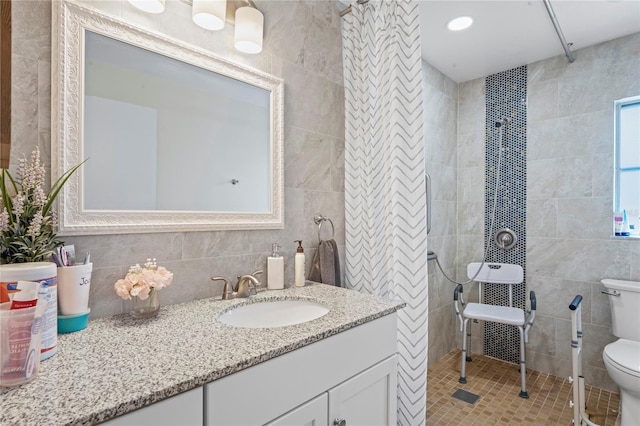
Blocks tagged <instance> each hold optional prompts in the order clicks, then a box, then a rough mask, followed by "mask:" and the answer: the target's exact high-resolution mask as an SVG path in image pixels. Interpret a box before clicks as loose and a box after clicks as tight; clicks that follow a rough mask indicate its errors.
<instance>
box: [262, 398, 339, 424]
mask: <svg viewBox="0 0 640 426" xmlns="http://www.w3.org/2000/svg"><path fill="white" fill-rule="evenodd" d="M328 403H329V398H328V397H327V394H326V392H325V393H323V394H322V395H320V396H318V397H316V398H314V399H312V400H311V401H309V402H306V403H304V404H302V405H301V406H299V407H297V408H294V409H293V410H291V411H289V412H288V413H287V414H284V415H282V416H280V417H278V418H277V419H275V420H274V421H272V422H269V423H267V424H266V426H328V423H329V412H328V408H327V405H328Z"/></svg>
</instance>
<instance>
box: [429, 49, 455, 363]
mask: <svg viewBox="0 0 640 426" xmlns="http://www.w3.org/2000/svg"><path fill="white" fill-rule="evenodd" d="M422 82H423V84H422V96H423V98H424V123H425V124H424V144H425V161H426V163H425V165H426V170H427V172H428V173H429V174H430V175H431V180H432V193H433V195H432V206H433V207H432V218H431V232H430V233H429V237H428V238H427V244H428V246H429V250H432V251H434V252H435V253H437V255H438V259H439V261H440V263H441V264H442V266H443V268H444V269H445V271H446V272H447V274H449V275H450V276H453V275H454V274H455V265H456V245H457V242H456V237H455V236H456V228H457V226H456V221H455V220H452V218H455V217H456V176H457V171H456V163H457V161H458V160H457V158H456V152H457V149H456V130H457V129H456V127H457V116H458V106H457V98H458V84H457V83H456V82H454V81H453V80H451V79H450V78H448V77H446V76H445V75H444V74H442V73H441V72H440V71H438V70H436V69H435V68H433V67H432V66H431V65H429V64H428V63H426V62H424V61H422ZM428 268H429V351H428V353H429V361H428V362H429V365H432V364H433V363H435V362H437V361H438V359H440V358H441V357H442V356H443V355H445V354H447V353H448V352H449V351H451V349H453V348H454V347H455V340H454V339H452V338H451V336H453V335H454V333H455V315H454V309H453V290H454V288H455V286H454V285H453V284H452V283H450V282H448V281H446V280H445V279H444V277H443V275H442V273H440V271H439V270H437V266H436V262H435V261H433V260H432V261H430V262H429V265H428Z"/></svg>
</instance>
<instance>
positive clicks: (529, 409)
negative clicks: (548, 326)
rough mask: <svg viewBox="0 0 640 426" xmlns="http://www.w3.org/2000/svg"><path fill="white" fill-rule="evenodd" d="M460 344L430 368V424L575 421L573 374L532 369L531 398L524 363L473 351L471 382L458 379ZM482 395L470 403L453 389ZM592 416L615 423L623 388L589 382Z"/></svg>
mask: <svg viewBox="0 0 640 426" xmlns="http://www.w3.org/2000/svg"><path fill="white" fill-rule="evenodd" d="M459 377H460V350H454V351H452V352H450V353H449V354H447V355H446V356H444V357H443V358H442V359H441V360H440V361H438V363H437V364H435V365H433V366H432V367H431V368H429V371H428V374H427V421H426V423H427V425H428V426H431V425H571V424H572V420H573V409H572V408H570V407H569V401H570V400H571V399H573V398H572V389H571V384H570V383H569V380H568V379H564V378H560V377H556V376H553V375H550V374H547V373H541V372H538V371H529V372H528V373H527V391H528V393H529V399H523V398H520V397H519V396H518V393H519V392H520V372H519V370H518V366H517V365H515V364H511V363H508V362H505V361H500V360H496V359H493V358H489V357H485V356H482V355H478V354H473V362H470V363H467V384H466V385H462V384H460V383H458V378H459ZM458 389H464V390H466V391H468V392H472V393H474V394H477V395H480V399H479V400H478V401H477V402H476V403H475V404H474V405H471V404H468V403H466V402H463V401H460V400H458V399H455V398H452V396H451V395H453V393H454V392H455V391H456V390H458ZM585 391H586V395H587V403H586V406H587V412H588V413H589V414H590V420H591V421H592V422H594V423H597V424H599V425H601V426H609V425H610V426H614V425H615V421H616V417H617V416H618V409H619V405H620V397H619V395H618V394H617V393H613V392H610V391H606V390H602V389H598V388H595V387H592V386H586V389H585Z"/></svg>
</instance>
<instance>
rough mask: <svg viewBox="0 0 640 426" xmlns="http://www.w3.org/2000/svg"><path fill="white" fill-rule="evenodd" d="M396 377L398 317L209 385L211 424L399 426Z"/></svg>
mask: <svg viewBox="0 0 640 426" xmlns="http://www.w3.org/2000/svg"><path fill="white" fill-rule="evenodd" d="M396 377H397V356H396V314H395V313H394V314H390V315H387V316H384V317H381V318H378V319H376V320H374V321H371V322H367V323H365V324H362V325H359V326H357V327H354V328H352V329H349V330H346V331H344V332H342V333H339V334H336V335H334V336H331V337H328V338H326V339H323V340H320V341H318V342H315V343H313V344H310V345H307V346H304V347H302V348H300V349H298V350H295V351H292V352H289V353H286V354H284V355H281V356H279V357H276V358H273V359H271V360H269V361H266V362H263V363H261V364H258V365H256V366H254V367H251V368H247V369H245V370H242V371H239V372H237V373H234V374H232V375H230V376H227V377H224V378H222V379H220V380H216V381H214V382H211V383H209V384H207V385H205V395H204V398H205V401H204V404H205V425H207V426H222V425H249V424H251V425H263V424H270V425H279V426H282V425H294V424H295V425H302V424H309V425H314V426H319V425H331V426H333V425H334V421H335V420H338V423H339V422H340V420H345V422H346V423H345V424H346V425H347V426H353V425H367V426H374V425H392V424H393V425H395V424H396V398H397V389H396V381H397V379H396ZM270 422H271V423H270ZM338 423H336V424H338Z"/></svg>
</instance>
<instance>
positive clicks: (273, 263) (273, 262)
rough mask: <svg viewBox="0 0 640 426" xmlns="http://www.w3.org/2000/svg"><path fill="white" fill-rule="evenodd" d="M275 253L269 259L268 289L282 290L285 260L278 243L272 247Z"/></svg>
mask: <svg viewBox="0 0 640 426" xmlns="http://www.w3.org/2000/svg"><path fill="white" fill-rule="evenodd" d="M271 246H272V248H273V253H271V256H269V257H267V288H268V289H269V290H282V289H283V288H284V258H283V257H282V256H280V254H279V253H278V249H279V248H280V247H279V246H278V244H277V243H273V244H272V245H271Z"/></svg>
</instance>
